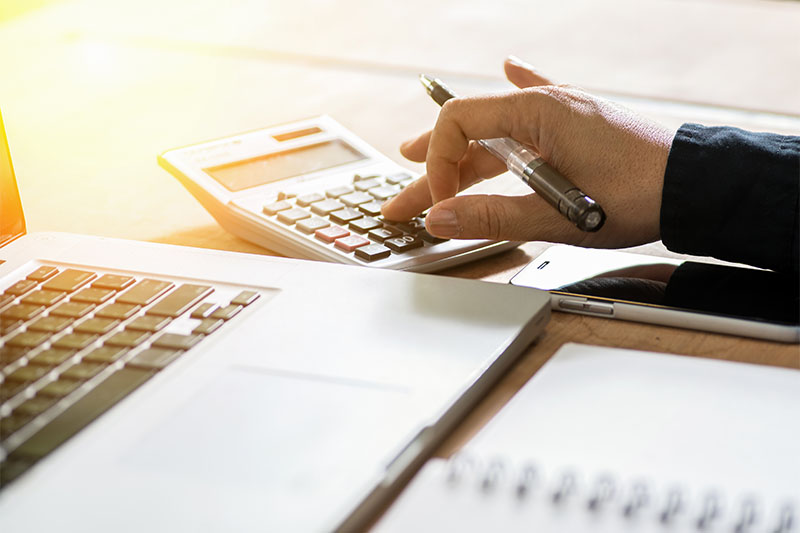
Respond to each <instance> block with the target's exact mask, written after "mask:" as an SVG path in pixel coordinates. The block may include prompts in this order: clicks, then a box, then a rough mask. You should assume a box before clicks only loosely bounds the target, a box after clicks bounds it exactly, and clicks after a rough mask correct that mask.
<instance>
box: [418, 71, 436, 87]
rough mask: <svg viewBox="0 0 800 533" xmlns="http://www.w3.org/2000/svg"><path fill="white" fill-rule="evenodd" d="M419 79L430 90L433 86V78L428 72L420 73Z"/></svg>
mask: <svg viewBox="0 0 800 533" xmlns="http://www.w3.org/2000/svg"><path fill="white" fill-rule="evenodd" d="M419 81H420V83H422V85H424V86H425V88H426V89H428V90H430V89H431V88H432V87H433V78H431V77H430V76H428V75H426V74H420V75H419Z"/></svg>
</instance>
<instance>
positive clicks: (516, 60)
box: [506, 55, 533, 70]
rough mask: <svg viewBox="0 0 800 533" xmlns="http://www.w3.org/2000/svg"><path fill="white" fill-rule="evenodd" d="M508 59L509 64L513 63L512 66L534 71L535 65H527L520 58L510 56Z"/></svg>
mask: <svg viewBox="0 0 800 533" xmlns="http://www.w3.org/2000/svg"><path fill="white" fill-rule="evenodd" d="M506 59H508V62H509V63H511V64H512V65H515V66H517V67H522V68H526V69H528V70H532V69H533V65H531V64H530V63H526V62H525V61H523V60H521V59H520V58H518V57H517V56H515V55H510V56H508V57H507V58H506Z"/></svg>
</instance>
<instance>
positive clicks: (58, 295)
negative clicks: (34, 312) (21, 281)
mask: <svg viewBox="0 0 800 533" xmlns="http://www.w3.org/2000/svg"><path fill="white" fill-rule="evenodd" d="M63 299H64V293H63V292H59V291H46V290H44V289H42V290H39V291H36V292H32V293H30V294H29V295H27V296H26V297H25V298H23V299H22V303H24V304H32V305H53V304H54V303H56V302H57V301H59V300H63Z"/></svg>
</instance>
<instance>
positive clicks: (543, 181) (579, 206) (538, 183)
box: [522, 158, 606, 232]
mask: <svg viewBox="0 0 800 533" xmlns="http://www.w3.org/2000/svg"><path fill="white" fill-rule="evenodd" d="M522 175H523V176H524V177H523V179H524V180H525V183H527V184H528V186H529V187H531V188H532V189H533V190H534V191H536V193H537V194H539V195H540V196H541V197H542V198H544V199H545V200H546V201H547V202H548V203H549V204H550V205H552V206H553V207H555V208H556V209H558V211H559V212H560V213H561V214H562V215H564V216H565V217H567V219H569V220H570V221H571V222H572V223H573V224H575V225H576V226H577V227H578V229H580V230H582V231H589V232H593V231H597V230H599V229H600V228H601V227H602V226H603V223H604V222H605V220H606V214H605V212H603V208H601V207H600V206H599V205H597V203H596V202H595V201H594V200H592V199H591V198H589V197H588V196H587V195H585V194H584V193H583V191H581V190H580V189H578V188H577V187H576V186H575V185H573V184H572V183H571V182H570V181H569V180H567V179H566V178H565V177H564V176H562V175H561V174H560V173H559V172H558V171H557V170H556V169H554V168H553V167H551V166H550V165H548V164H547V163H546V162H544V161H543V160H542V159H541V158H537V159H536V160H534V161H532V162H531V163H529V164H528V165H526V166H525V168H524V169H522Z"/></svg>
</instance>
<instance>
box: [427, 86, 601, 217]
mask: <svg viewBox="0 0 800 533" xmlns="http://www.w3.org/2000/svg"><path fill="white" fill-rule="evenodd" d="M419 80H420V81H421V82H422V85H424V86H425V90H426V91H428V94H429V95H430V96H431V98H433V100H434V102H436V103H437V104H439V105H440V106H441V105H444V103H445V102H446V101H448V100H450V99H451V98H455V97H456V95H455V94H454V93H453V92H452V91H451V90H450V89H449V88H448V87H447V86H446V85H445V84H444V83H442V81H441V80H439V79H437V78H431V77H430V76H426V75H425V74H420V75H419ZM478 144H480V145H481V146H483V147H484V148H486V149H487V150H488V151H489V152H490V153H491V154H492V155H494V156H495V157H497V158H498V159H499V160H500V161H503V162H505V164H506V166H507V167H508V170H509V171H510V172H511V173H512V174H514V175H515V176H517V177H518V178H520V179H521V180H522V181H524V182H525V183H527V184H528V186H529V187H530V188H531V189H533V190H534V191H535V192H536V194H538V195H540V196H541V197H542V198H544V199H545V200H546V201H547V203H549V204H550V205H552V206H553V207H555V208H556V209H557V210H558V212H559V213H561V214H562V215H564V216H565V217H566V218H567V219H569V220H570V221H571V222H572V223H573V224H575V225H576V226H577V227H578V229H580V230H583V231H597V230H599V229H600V228H601V227H602V226H603V223H604V222H605V221H606V214H605V213H604V212H603V208H602V207H600V205H598V204H597V202H595V201H594V200H592V199H591V198H589V197H588V196H586V194H584V193H583V191H581V190H580V189H578V188H577V187H576V186H575V185H573V184H572V183H571V182H570V181H569V180H568V179H567V178H565V177H564V176H562V175H561V174H560V173H559V172H558V171H557V170H556V169H554V168H553V167H551V166H550V165H548V164H547V162H546V161H545V160H544V159H542V158H541V157H539V156H538V155H537V154H536V153H534V152H533V151H532V150H531V149H530V148H527V147H526V146H525V145H523V144H521V143H519V142H517V141H515V140H514V139H511V138H510V137H503V138H497V139H480V140H478Z"/></svg>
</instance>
